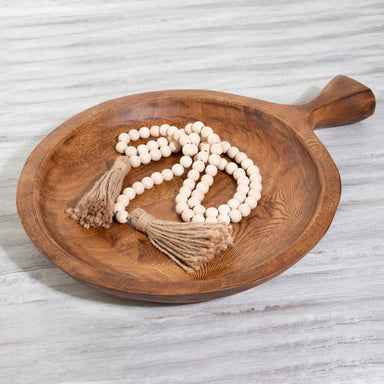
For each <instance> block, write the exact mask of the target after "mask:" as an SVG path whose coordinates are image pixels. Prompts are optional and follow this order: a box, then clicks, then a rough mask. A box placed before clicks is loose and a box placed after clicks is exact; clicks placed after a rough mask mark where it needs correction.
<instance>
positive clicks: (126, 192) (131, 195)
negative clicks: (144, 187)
mask: <svg viewBox="0 0 384 384" xmlns="http://www.w3.org/2000/svg"><path fill="white" fill-rule="evenodd" d="M123 195H125V196H127V197H128V199H129V200H133V199H134V198H135V196H136V192H135V190H134V189H133V188H132V187H128V188H124V190H123Z"/></svg>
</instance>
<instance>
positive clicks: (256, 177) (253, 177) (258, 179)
mask: <svg viewBox="0 0 384 384" xmlns="http://www.w3.org/2000/svg"><path fill="white" fill-rule="evenodd" d="M249 179H250V180H251V181H252V182H259V183H261V180H262V178H261V175H260V173H252V174H251V176H249Z"/></svg>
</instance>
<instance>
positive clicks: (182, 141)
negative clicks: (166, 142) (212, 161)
mask: <svg viewBox="0 0 384 384" xmlns="http://www.w3.org/2000/svg"><path fill="white" fill-rule="evenodd" d="M178 141H179V143H180V145H181V146H182V147H184V146H186V145H187V144H191V139H190V138H189V136H188V135H186V134H184V135H181V136H180V139H179V140H178Z"/></svg>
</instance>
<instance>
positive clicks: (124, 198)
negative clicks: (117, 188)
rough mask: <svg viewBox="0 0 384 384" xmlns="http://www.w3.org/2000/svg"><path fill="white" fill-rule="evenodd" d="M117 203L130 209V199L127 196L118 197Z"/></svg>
mask: <svg viewBox="0 0 384 384" xmlns="http://www.w3.org/2000/svg"><path fill="white" fill-rule="evenodd" d="M116 203H120V204H122V205H123V206H124V207H128V204H129V198H128V197H127V196H125V195H119V196H117V199H116Z"/></svg>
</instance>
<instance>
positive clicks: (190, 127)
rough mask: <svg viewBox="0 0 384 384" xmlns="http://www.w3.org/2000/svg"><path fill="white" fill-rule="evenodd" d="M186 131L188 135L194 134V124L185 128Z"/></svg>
mask: <svg viewBox="0 0 384 384" xmlns="http://www.w3.org/2000/svg"><path fill="white" fill-rule="evenodd" d="M184 131H185V133H186V134H187V135H190V134H191V133H192V123H189V124H187V125H186V126H185V128H184Z"/></svg>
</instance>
